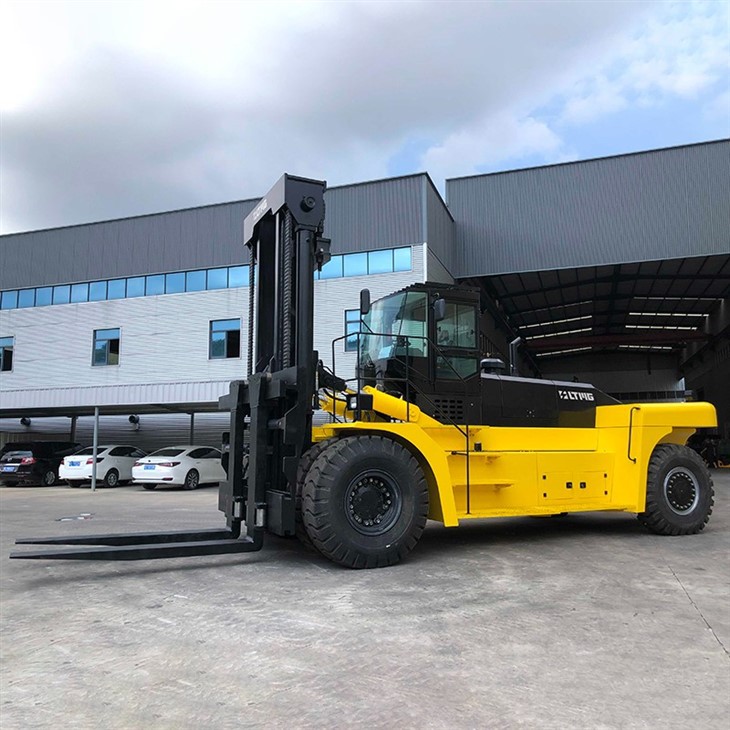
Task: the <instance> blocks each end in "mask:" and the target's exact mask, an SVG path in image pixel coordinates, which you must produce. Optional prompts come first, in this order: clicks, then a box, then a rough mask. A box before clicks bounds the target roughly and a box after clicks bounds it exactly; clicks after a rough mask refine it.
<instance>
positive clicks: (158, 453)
mask: <svg viewBox="0 0 730 730" xmlns="http://www.w3.org/2000/svg"><path fill="white" fill-rule="evenodd" d="M182 452H183V449H160V450H159V451H155V453H154V454H150V456H180V454H182Z"/></svg>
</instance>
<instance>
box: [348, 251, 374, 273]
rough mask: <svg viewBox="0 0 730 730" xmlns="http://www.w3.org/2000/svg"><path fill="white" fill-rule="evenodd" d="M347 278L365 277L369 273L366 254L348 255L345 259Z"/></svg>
mask: <svg viewBox="0 0 730 730" xmlns="http://www.w3.org/2000/svg"><path fill="white" fill-rule="evenodd" d="M343 258H344V264H345V276H365V274H367V273H368V255H367V254H366V253H348V254H346V255H345V256H344V257H343Z"/></svg>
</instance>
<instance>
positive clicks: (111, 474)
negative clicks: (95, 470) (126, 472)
mask: <svg viewBox="0 0 730 730" xmlns="http://www.w3.org/2000/svg"><path fill="white" fill-rule="evenodd" d="M104 486H105V487H110V488H114V487H117V486H119V472H118V471H117V470H116V469H109V471H108V472H107V473H106V476H105V477H104Z"/></svg>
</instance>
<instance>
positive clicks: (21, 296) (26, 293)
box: [18, 289, 35, 307]
mask: <svg viewBox="0 0 730 730" xmlns="http://www.w3.org/2000/svg"><path fill="white" fill-rule="evenodd" d="M18 306H19V307H33V306H35V289H23V290H22V291H21V292H19V293H18Z"/></svg>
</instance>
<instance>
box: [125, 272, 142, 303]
mask: <svg viewBox="0 0 730 730" xmlns="http://www.w3.org/2000/svg"><path fill="white" fill-rule="evenodd" d="M143 296H144V276H133V277H132V278H130V279H127V297H128V298H132V297H143Z"/></svg>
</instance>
